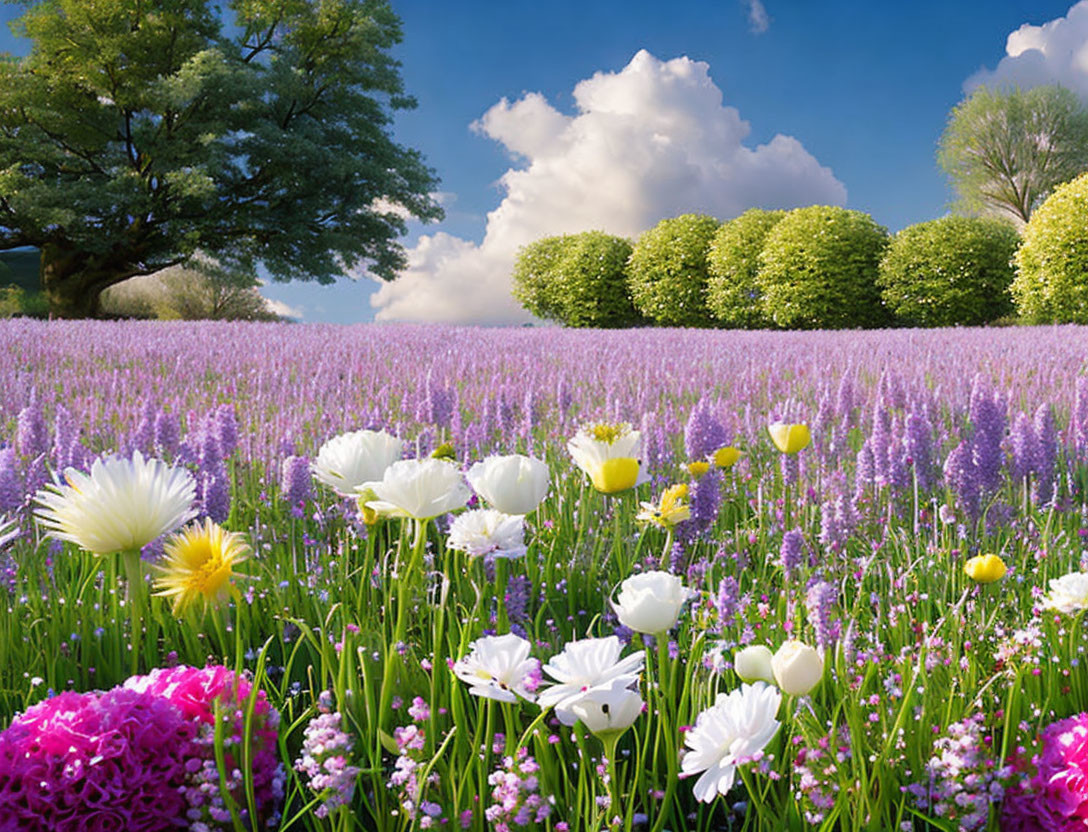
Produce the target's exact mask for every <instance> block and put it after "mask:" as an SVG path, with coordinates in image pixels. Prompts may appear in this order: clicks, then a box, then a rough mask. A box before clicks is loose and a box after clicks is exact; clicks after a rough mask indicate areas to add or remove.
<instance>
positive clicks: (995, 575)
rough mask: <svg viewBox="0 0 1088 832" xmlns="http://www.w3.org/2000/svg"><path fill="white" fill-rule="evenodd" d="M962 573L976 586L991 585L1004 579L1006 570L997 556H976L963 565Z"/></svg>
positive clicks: (1003, 563)
mask: <svg viewBox="0 0 1088 832" xmlns="http://www.w3.org/2000/svg"><path fill="white" fill-rule="evenodd" d="M963 571H964V572H966V573H967V577H969V578H970V579H971V580H972V581H974V582H975V583H976V584H992V583H994V582H995V581H1000V580H1001V579H1002V578H1004V577H1005V573H1006V572H1007V571H1008V569H1007V568H1006V567H1005V562H1004V561H1003V560H1001V558H999V557H998V556H997V555H976V556H975V557H973V558H971V559H970V560H968V561H967V563H965V564H964V565H963Z"/></svg>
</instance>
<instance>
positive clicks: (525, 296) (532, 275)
mask: <svg viewBox="0 0 1088 832" xmlns="http://www.w3.org/2000/svg"><path fill="white" fill-rule="evenodd" d="M566 239H567V238H566V237H562V236H559V237H545V238H543V239H542V240H537V241H535V242H532V243H529V245H527V246H524V247H523V248H522V249H521V250H520V251H518V258H517V262H515V264H514V274H513V280H514V286H513V289H512V292H513V295H514V297H515V298H516V299H517V300H518V302H519V303H520V304H521V305H522V306H524V307H525V308H526V309H528V310H529V311H530V312H531V313H532V314H534V315H536V316H537V317H538V318H543V319H544V320H548V321H562V320H563V318H564V314H565V310H564V303H563V294H562V290H561V288H560V280H559V273H560V263H561V262H562V257H563V251H564V248H565V246H566Z"/></svg>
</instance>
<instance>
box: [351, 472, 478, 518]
mask: <svg viewBox="0 0 1088 832" xmlns="http://www.w3.org/2000/svg"><path fill="white" fill-rule="evenodd" d="M355 490H356V491H357V492H358V493H359V494H362V495H364V496H365V497H366V498H367V499H366V500H365V505H366V507H368V508H371V509H373V510H374V511H375V512H377V513H378V514H379V515H380V516H382V517H412V518H415V519H416V520H430V519H431V518H432V517H438V516H439V515H440V514H448V513H449V512H451V511H457V509H459V508H464V507H465V503H467V502H468V501H469V498H470V497H471V496H472V491H471V490H470V489H469V487H468V485H467V484H466V483H465V478H464V477H462V476H461V472H460V471H459V470H458V469H457V466H456V465H453V464H452V463H449V462H446V461H445V460H442V459H430V458H428V459H402V460H401V461H400V462H394V463H393V464H392V465H390V466H389V467H388V468H386V469H385V475H384V476H383V477H382V479H381V480H380V481H378V482H366V483H363V484H362V485H360V486H358V487H357V488H356V489H355Z"/></svg>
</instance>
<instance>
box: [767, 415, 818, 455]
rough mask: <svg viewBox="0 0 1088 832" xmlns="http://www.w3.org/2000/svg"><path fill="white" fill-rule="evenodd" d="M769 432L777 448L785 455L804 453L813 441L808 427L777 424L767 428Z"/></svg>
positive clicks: (783, 423)
mask: <svg viewBox="0 0 1088 832" xmlns="http://www.w3.org/2000/svg"><path fill="white" fill-rule="evenodd" d="M767 431H768V433H770V434H771V440H772V441H773V442H774V444H775V447H777V448H778V450H780V451H781V452H782V453H784V454H795V453H797V452H798V451H802V450H804V449H805V448H807V447H808V443H809V442H811V441H812V435H811V434H810V433H809V432H808V425H787V424H786V423H785V422H775V423H774V424H773V425H770V426H769V427H768V428H767Z"/></svg>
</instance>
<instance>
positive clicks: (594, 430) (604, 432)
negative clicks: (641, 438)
mask: <svg viewBox="0 0 1088 832" xmlns="http://www.w3.org/2000/svg"><path fill="white" fill-rule="evenodd" d="M625 433H627V426H626V425H620V424H609V423H607V422H601V423H599V424H596V425H591V426H590V428H589V435H590V436H592V437H593V438H594V439H596V440H597V441H598V442H604V443H605V444H608V445H611V444H612V443H613V442H615V441H616V440H617V439H619V438H620V437H621V436H623V435H624V434H625Z"/></svg>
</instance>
